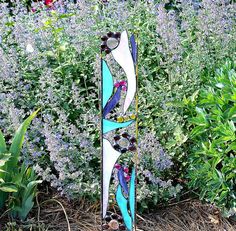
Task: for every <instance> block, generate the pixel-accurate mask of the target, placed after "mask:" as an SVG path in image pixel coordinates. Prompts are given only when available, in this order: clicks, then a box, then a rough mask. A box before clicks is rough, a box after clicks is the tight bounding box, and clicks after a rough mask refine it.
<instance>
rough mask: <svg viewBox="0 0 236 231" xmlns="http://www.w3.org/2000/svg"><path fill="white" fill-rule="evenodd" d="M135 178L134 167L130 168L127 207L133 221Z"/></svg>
mask: <svg viewBox="0 0 236 231" xmlns="http://www.w3.org/2000/svg"><path fill="white" fill-rule="evenodd" d="M135 178H136V173H135V167H134V168H133V170H132V174H131V179H130V187H129V207H130V213H131V216H132V220H133V221H134V220H135V183H136V180H135Z"/></svg>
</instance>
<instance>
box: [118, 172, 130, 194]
mask: <svg viewBox="0 0 236 231" xmlns="http://www.w3.org/2000/svg"><path fill="white" fill-rule="evenodd" d="M118 179H119V182H120V185H121V187H122V188H123V190H124V192H125V193H126V195H128V194H129V189H128V185H127V182H126V179H125V176H124V169H123V168H121V169H120V170H119V171H118Z"/></svg>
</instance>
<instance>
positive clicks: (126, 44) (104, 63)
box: [101, 31, 138, 231]
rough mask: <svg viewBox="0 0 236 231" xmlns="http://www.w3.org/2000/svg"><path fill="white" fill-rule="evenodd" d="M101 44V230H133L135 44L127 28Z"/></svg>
mask: <svg viewBox="0 0 236 231" xmlns="http://www.w3.org/2000/svg"><path fill="white" fill-rule="evenodd" d="M101 39H102V44H101V77H102V81H101V85H102V86H101V98H102V99H101V108H102V112H101V116H102V122H101V127H102V129H101V130H102V136H101V143H102V230H117V231H118V230H127V231H134V230H136V224H135V222H136V172H137V161H138V153H137V134H138V132H137V44H136V41H135V36H134V35H132V36H131V37H130V39H129V37H128V33H127V31H123V32H122V33H119V32H116V33H113V32H109V33H107V34H106V35H105V36H103V37H102V38H101Z"/></svg>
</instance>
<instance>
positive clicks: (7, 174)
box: [0, 110, 41, 220]
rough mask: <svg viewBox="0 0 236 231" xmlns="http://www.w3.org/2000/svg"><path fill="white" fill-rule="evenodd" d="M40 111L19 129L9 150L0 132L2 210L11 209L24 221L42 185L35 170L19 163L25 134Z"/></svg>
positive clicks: (0, 200) (0, 193)
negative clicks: (37, 187) (37, 189)
mask: <svg viewBox="0 0 236 231" xmlns="http://www.w3.org/2000/svg"><path fill="white" fill-rule="evenodd" d="M38 111H39V110H37V111H35V112H33V113H32V114H31V115H30V116H29V117H28V118H27V119H26V120H25V121H24V122H23V123H22V124H21V126H20V127H19V128H18V129H17V131H16V133H15V136H14V138H13V141H12V144H11V146H10V148H9V150H8V149H7V145H6V142H5V139H4V136H3V134H2V132H1V131H0V209H2V208H3V207H4V206H6V207H9V209H10V213H11V215H12V216H13V217H14V218H20V219H22V220H24V219H25V218H26V217H27V215H28V213H29V212H30V210H31V209H32V207H33V205H34V202H33V199H34V197H35V193H36V186H37V184H39V183H41V181H39V180H37V176H36V175H35V173H34V171H33V169H32V168H31V167H28V166H26V165H25V163H23V164H21V163H20V161H19V160H20V152H21V149H22V145H23V142H24V137H25V133H26V131H27V129H28V127H29V126H30V123H31V121H32V120H33V119H34V118H35V116H36V115H37V113H38Z"/></svg>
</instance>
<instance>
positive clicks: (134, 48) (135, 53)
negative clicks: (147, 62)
mask: <svg viewBox="0 0 236 231" xmlns="http://www.w3.org/2000/svg"><path fill="white" fill-rule="evenodd" d="M130 43H131V47H132V57H133V60H134V63H135V64H136V63H137V56H138V49H137V44H136V41H135V36H134V35H133V34H132V35H131V37H130Z"/></svg>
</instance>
